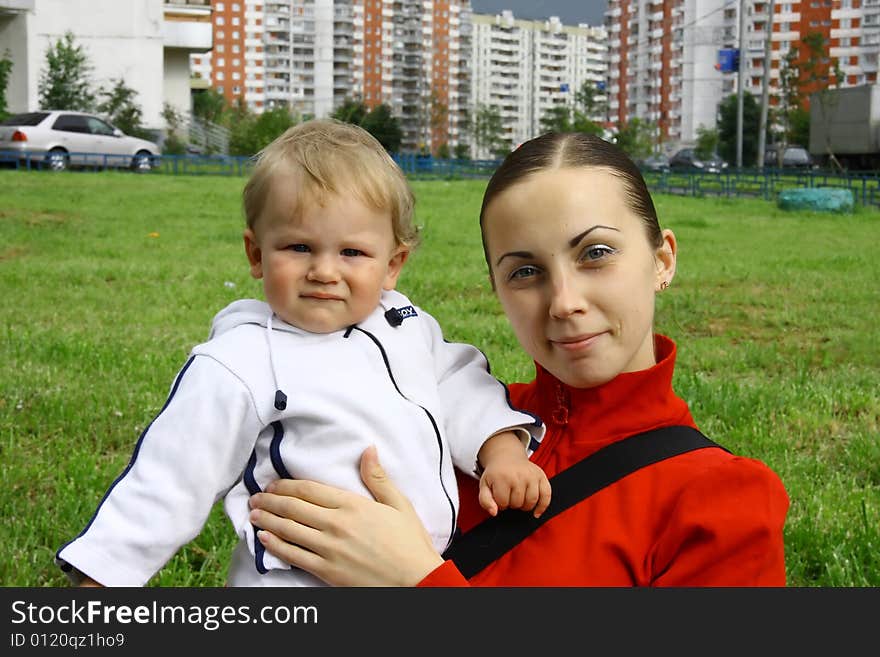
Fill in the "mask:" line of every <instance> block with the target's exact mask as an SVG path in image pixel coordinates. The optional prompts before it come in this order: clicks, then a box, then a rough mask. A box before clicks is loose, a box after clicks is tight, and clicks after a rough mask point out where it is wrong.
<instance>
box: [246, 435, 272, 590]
mask: <svg viewBox="0 0 880 657" xmlns="http://www.w3.org/2000/svg"><path fill="white" fill-rule="evenodd" d="M256 467H257V450H256V449H254V450H253V451H252V452H251V457H250V458H249V459H248V462H247V465H246V466H245V468H244V474H243V475H242V481H244V486H245V488H247V490H248V493H250V494H251V495H256V494H257V493H260V492H262V491H261V490H260V486H259V484H257V479H256V477H254V470H255V469H256ZM251 528H253V530H254V566H255V567H256V569H257V572H258V573H260V575H265V574H266V573H268V572H269V569H268V568H266V566H264V565H263V555H264V554H265V553H266V548H264V547H263V544H262V543H260V539H258V538H257V532H258V531H259V530H260V529H262V528H261V527H257V526H256V525H255V524H253V523H251Z"/></svg>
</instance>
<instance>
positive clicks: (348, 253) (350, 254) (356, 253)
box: [342, 249, 364, 258]
mask: <svg viewBox="0 0 880 657" xmlns="http://www.w3.org/2000/svg"><path fill="white" fill-rule="evenodd" d="M342 255H344V256H346V257H349V258H354V257H356V256H359V255H364V252H363V251H361V250H360V249H342Z"/></svg>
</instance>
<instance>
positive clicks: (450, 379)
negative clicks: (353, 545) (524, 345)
mask: <svg viewBox="0 0 880 657" xmlns="http://www.w3.org/2000/svg"><path fill="white" fill-rule="evenodd" d="M508 428H522V429H525V430H526V431H528V433H529V435H530V436H531V441H530V444H529V450H530V451H532V450H533V449H534V448H535V447H536V446H537V444H538V442H539V441H540V439H541V438H542V437H543V434H544V426H543V424H541V422H540V420H539V419H538V418H536V417H534V416H532V415H530V414H528V413H525V412H520V411H516V410H514V409H512V408H511V407H510V405H509V402H508V398H507V394H506V388H505V387H504V386H503V384H501V383H500V382H499V381H498V380H497V379H495V378H494V377H493V376H492V375H491V374H490V373H489V368H488V363H487V361H486V359H485V357H484V356H483V354H482V353H481V352H480V351H479V350H478V349H476V348H475V347H472V346H470V345H465V344H459V343H449V342H446V341H445V340H444V339H443V335H442V332H441V330H440V327H439V325H438V324H437V322H436V320H435V319H434V318H433V317H431V316H430V315H428V314H427V313H426V312H425V311H423V310H422V309H420V308H418V307H414V306H413V305H412V304H411V303H410V301H409V300H408V299H407V298H406V297H405V296H404V295H402V294H400V293H398V292H384V293H383V295H382V299H381V303H380V307H378V308H377V309H376V310H375V311H374V312H373V313H372V314H371V315H370V316H369V317H368V318H367V319H366V320H365V321H363V322H361V323H359V324H357V325H354V326H351V327H349V328H347V329H345V330H341V331H336V332H333V333H327V334H316V333H309V332H307V331H303V330H301V329H298V328H296V327H294V326H291V325H289V324H287V323H285V322H283V321H281V320H280V319H278V318H277V317H273V314H272V311H271V309H270V308H269V306H268V305H267V304H265V303H264V302H262V301H256V300H252V299H249V300H240V301H236V302H233V303H232V304H230V305H229V306H227V307H226V308H225V309H224V310H222V311H221V312H219V313H218V314H217V316H216V317H215V318H214V322H213V326H212V330H211V335H210V338H209V340H208V342H205V343H203V344H201V345H198V346H196V347H195V348H194V349H193V350H192V352H191V355H190V358H189V359H188V361H187V362H186V364H185V365H184V366H183V368H182V369H181V370H180V372H179V373H178V375H177V378H176V380H175V382H174V384H173V386H172V388H171V392H170V394H169V397H168V400H167V401H166V403H165V406H164V407H163V408H162V410H161V411H160V413H159V415H158V416H157V417H156V418H155V419H154V420H153V422H152V423H151V424H150V425H149V426H148V427H147V428H146V429H145V430H144V432H143V434H142V435H141V437H140V439H139V440H138V443H137V445H136V447H135V450H134V454H133V455H132V458H131V460H130V462H129V464H128V466H127V467H126V469H125V470H124V472H123V473H122V474H121V475H120V476H119V477H118V478H117V479H116V481H115V482H114V483H113V484H112V485H111V487H110V489H109V490H108V492H107V493H106V495H105V497H104V499H103V500H102V502H101V504H100V505H99V507H98V510H97V511H96V512H95V515H94V517H93V518H92V520H91V521H90V522H89V524H88V526H87V527H86V528H85V529H84V530H83V532H82V533H81V534H80V535H79V536H78V537H77V538H75V539H74V540H73V541H71V542H70V543H68V544H67V545H65V546H64V547H62V548H61V550H59V552H58V555H57V557H56V560H57V562H58V563H59V565H61V567H62V568H63V569H65V570H66V571H68V572H69V573H71V575H72V577H74V578H75V577H76V575H77V571H79V573H86V574H88V575H89V576H90V577H92V578H93V579H95V580H97V581H98V582H100V583H102V584H104V585H106V586H113V585H119V586H142V585H144V584H145V583H146V582H147V581H148V580H149V578H150V577H152V575H153V574H154V573H155V572H156V571H157V570H159V569H160V568H161V567H162V566H163V565H164V564H165V562H166V561H168V559H170V558H171V557H172V556H173V555H174V554H175V552H177V550H178V549H179V548H180V547H181V546H183V545H184V544H186V543H187V542H189V541H190V540H192V539H193V538H195V536H197V535H198V533H199V532H200V531H201V529H202V527H203V525H204V523H205V521H206V520H207V518H208V514H209V512H210V510H211V508H212V506H213V505H214V503H215V502H216V501H218V500H219V499H221V498H224V507H225V510H226V513H227V514H228V515H229V518H230V520H231V521H232V524H233V526H234V527H235V530H236V532H237V533H238V535H239V538H240V541H239V544H238V546H237V547H236V550H235V554H234V555H233V558H232V563H231V566H230V571H229V584H230V585H233V586H300V585H320V584H321V582H320V581H319V580H317V579H315V578H313V577H312V576H310V575H308V574H307V573H305V572H303V571H300V570H298V569H291V568H290V567H289V566H288V565H287V564H284V563H283V562H281V561H279V560H277V559H275V558H274V557H272V556H271V555H270V554H268V553H266V552H264V550H263V548H262V545H261V544H260V542H259V541H257V540H255V531H256V528H255V527H253V526H252V525H251V523H250V521H249V520H248V510H249V509H248V497H249V496H250V495H251V494H253V493H256V492H258V491H261V490H263V489H264V488H265V487H266V485H267V484H269V483H270V482H272V481H274V480H276V479H279V478H284V477H289V478H299V479H312V480H316V481H321V482H324V483H328V484H332V485H334V486H338V487H342V488H346V489H349V490H353V491H357V492H360V493H362V494H363V495H365V496H370V493H369V491H368V490H367V489H366V487H365V486H364V485H363V483H362V482H361V480H360V475H359V468H358V464H359V460H360V456H361V454H362V453H363V451H364V449H366V447H368V446H369V445H371V444H372V445H376V446H377V448H378V454H379V458H380V459H381V462H382V465H383V467H384V469H385V470H386V471H387V473H388V475H389V477H390V478H391V480H392V481H394V482H395V484H397V486H398V487H399V488H400V489H401V490H402V492H403V493H404V494H405V495H406V496H407V497H408V498H409V499H410V501H411V502H412V504H413V506H414V507H415V509H416V511H417V512H418V514H419V516H420V518H421V520H422V522H423V523H424V525H425V527H426V529H427V530H428V532H429V533H430V535H431V537H432V539H433V542H434V547H435V548H436V549H437V550H438V551H443V550H444V549H445V548H446V547H447V545H448V544H449V541H450V540H451V537H452V534H453V532H454V529H455V524H456V515H457V512H458V493H457V488H456V482H455V475H454V472H453V464H454V465H455V466H456V467H458V468H459V469H461V470H462V471H464V472H469V473H471V472H473V471H474V469H475V466H476V457H477V452H478V451H479V449H480V447H481V446H482V444H483V442H484V441H485V440H486V439H487V438H488V437H489V436H491V435H492V434H494V433H497V432H498V431H501V430H503V429H508Z"/></svg>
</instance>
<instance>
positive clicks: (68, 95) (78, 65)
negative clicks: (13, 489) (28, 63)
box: [37, 32, 95, 111]
mask: <svg viewBox="0 0 880 657" xmlns="http://www.w3.org/2000/svg"><path fill="white" fill-rule="evenodd" d="M91 71H92V65H91V64H90V63H89V58H88V55H87V54H86V52H85V51H84V50H83V48H82V46H78V45H76V44H74V36H73V32H66V33H65V34H64V36H63V37H61V38H60V39H58V40H57V41H56V42H55V43H54V44H50V45H49V49H48V50H47V51H46V68H44V69H43V70H42V72H41V73H40V80H39V82H38V83H37V92H38V94H39V98H40V106H41V107H43V108H44V109H64V110H80V111H91V110H92V109H93V108H94V106H95V94H94V92H93V91H92V88H91V82H90V80H89V76H90V74H91Z"/></svg>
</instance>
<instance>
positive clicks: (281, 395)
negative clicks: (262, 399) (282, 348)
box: [266, 312, 287, 411]
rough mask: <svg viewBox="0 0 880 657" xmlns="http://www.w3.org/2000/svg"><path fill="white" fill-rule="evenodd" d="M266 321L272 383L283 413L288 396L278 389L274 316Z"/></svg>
mask: <svg viewBox="0 0 880 657" xmlns="http://www.w3.org/2000/svg"><path fill="white" fill-rule="evenodd" d="M273 314H274V313H271V312H270V313H269V318H268V319H267V320H266V345H267V346H268V348H269V369H271V370H272V383H274V384H275V408H276V409H278V410H279V411H283V410H284V409H285V408H287V395H285V394H284V392H282V390H281V389H280V388H279V387H278V375H277V374H276V373H275V361H274V360H273V359H272V315H273Z"/></svg>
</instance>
